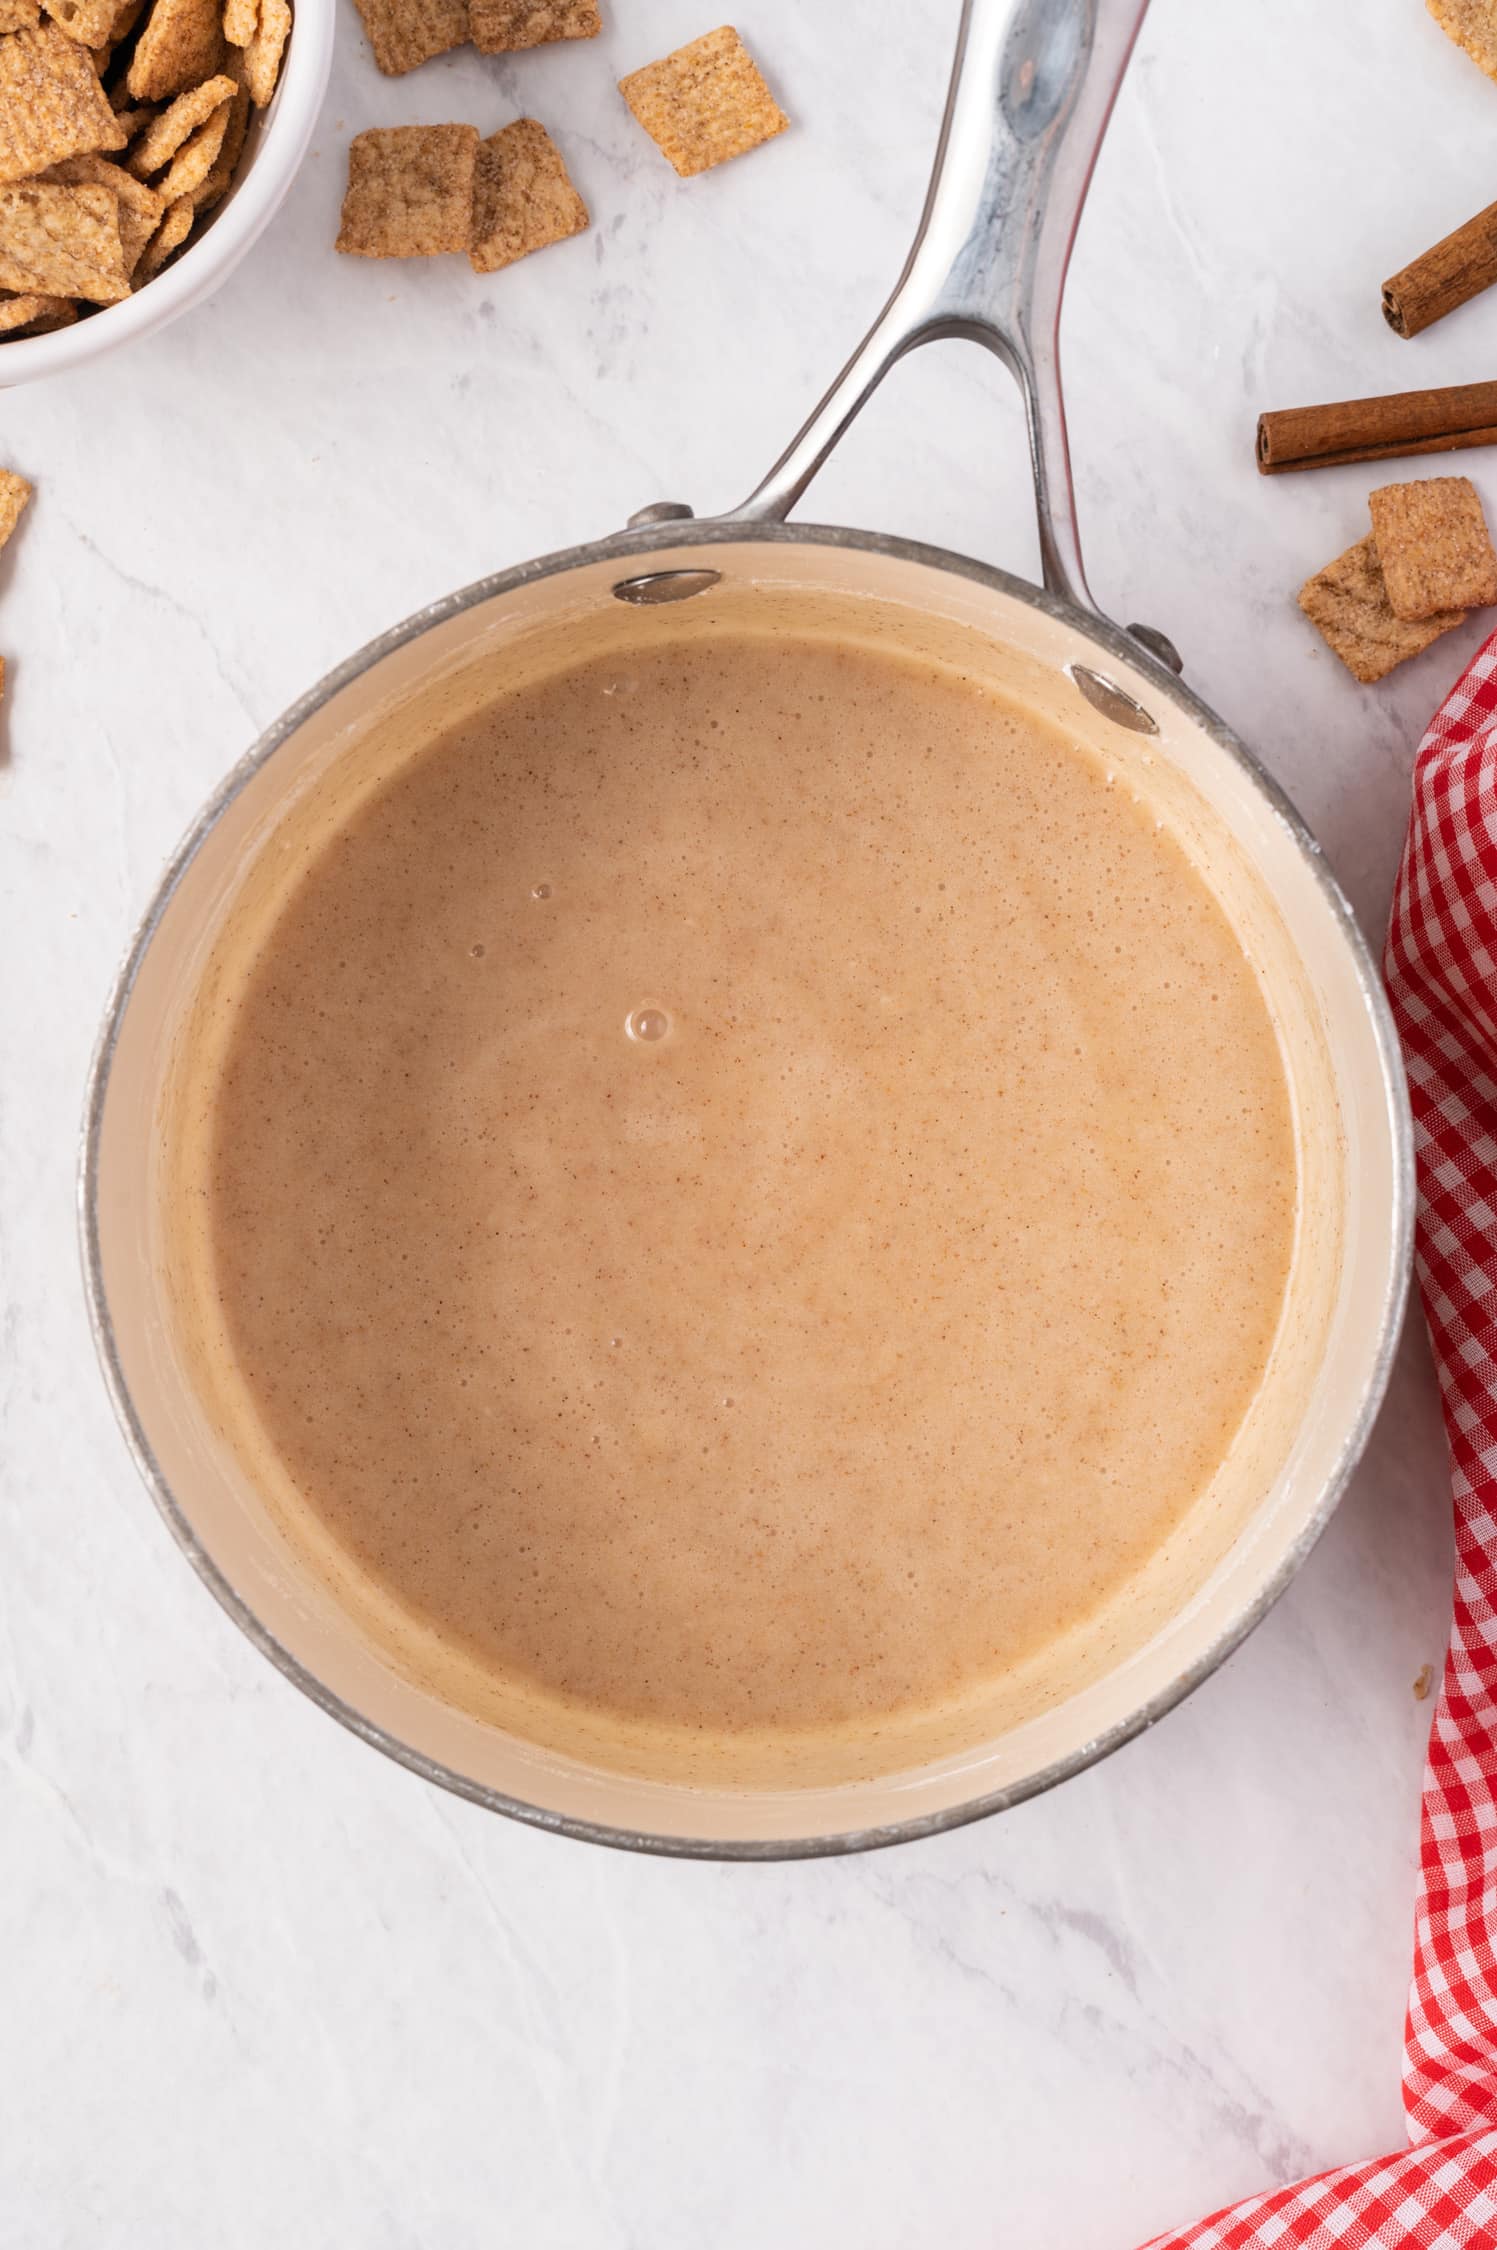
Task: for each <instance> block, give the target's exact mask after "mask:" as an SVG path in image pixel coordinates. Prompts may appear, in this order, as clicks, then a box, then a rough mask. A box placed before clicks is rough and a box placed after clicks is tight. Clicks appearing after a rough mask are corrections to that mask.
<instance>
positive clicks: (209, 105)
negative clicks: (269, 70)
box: [125, 71, 239, 180]
mask: <svg viewBox="0 0 1497 2250" xmlns="http://www.w3.org/2000/svg"><path fill="white" fill-rule="evenodd" d="M238 91H239V81H238V80H237V79H235V78H230V77H228V76H227V75H226V74H225V73H223V72H222V71H220V72H217V73H216V74H215V75H214V76H213V77H212V78H205V79H204V80H203V83H202V85H201V86H192V87H190V88H189V89H188V91H187V92H186V93H185V94H178V96H177V98H176V100H175V101H174V102H172V103H171V104H170V105H169V106H168V107H167V108H166V109H164V110H162V111H161V113H160V115H159V116H158V117H157V118H156V119H155V120H154V121H153V123H152V124H150V125H149V126H148V127H147V128H146V130H145V132H143V133H142V134H141V136H140V138H139V140H138V141H137V142H136V143H135V145H134V147H133V148H132V149H131V151H130V154H129V155H128V157H127V158H126V159H125V163H126V166H127V168H128V169H129V170H130V171H132V172H133V173H134V174H135V176H136V178H137V179H140V180H144V179H146V178H148V177H149V175H150V174H151V173H152V172H159V171H160V170H161V169H162V167H163V166H164V165H167V164H169V163H170V162H171V160H172V158H173V157H174V156H175V155H176V153H177V151H178V149H179V148H180V147H181V146H182V143H183V142H184V141H185V140H187V139H188V137H189V136H190V135H191V134H192V133H194V132H196V130H197V128H198V126H199V125H202V124H204V123H206V121H207V120H208V119H209V118H210V117H211V116H212V115H213V112H214V111H215V110H216V109H218V108H219V107H220V106H221V105H222V104H223V103H225V102H231V101H232V100H233V99H234V96H235V95H236V94H237V93H238Z"/></svg>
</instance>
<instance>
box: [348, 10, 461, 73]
mask: <svg viewBox="0 0 1497 2250" xmlns="http://www.w3.org/2000/svg"><path fill="white" fill-rule="evenodd" d="M354 4H355V6H356V7H357V9H358V11H359V14H360V15H361V16H362V17H363V19H364V29H365V31H366V32H367V33H368V34H369V44H370V46H371V47H372V48H373V49H374V59H375V62H376V63H377V64H378V65H379V67H380V69H381V70H382V71H383V72H384V74H385V76H386V77H387V78H400V77H403V76H404V74H405V72H406V71H408V70H415V69H416V68H417V66H418V64H420V63H424V62H430V60H431V58H432V56H433V55H445V54H446V53H447V51H448V49H449V48H451V47H461V46H462V44H463V42H464V40H465V39H466V38H467V37H468V0H354Z"/></svg>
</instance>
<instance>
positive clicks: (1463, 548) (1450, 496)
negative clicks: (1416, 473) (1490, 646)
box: [1367, 477, 1497, 623]
mask: <svg viewBox="0 0 1497 2250" xmlns="http://www.w3.org/2000/svg"><path fill="white" fill-rule="evenodd" d="M1367 507H1368V512H1369V513H1370V515H1371V517H1372V536H1373V539H1374V541H1375V543H1376V546H1377V559H1378V563H1379V565H1380V566H1381V569H1382V573H1383V584H1384V585H1385V586H1386V587H1387V589H1388V600H1389V602H1390V603H1391V604H1392V608H1393V614H1394V616H1395V617H1402V618H1406V619H1408V620H1410V621H1412V622H1414V623H1417V622H1418V621H1419V620H1420V619H1421V618H1425V617H1437V616H1439V614H1440V612H1441V611H1442V610H1450V609H1485V608H1486V607H1487V606H1488V604H1489V603H1491V602H1497V553H1494V552H1493V550H1492V540H1491V535H1490V533H1489V532H1488V530H1487V519H1486V517H1485V516H1484V515H1483V514H1482V512H1481V502H1480V500H1479V499H1478V498H1477V495H1476V487H1475V485H1474V484H1473V483H1472V482H1471V479H1470V478H1469V477H1425V478H1424V479H1423V480H1422V481H1420V482H1416V483H1414V484H1384V485H1380V486H1379V487H1378V489H1377V491H1376V492H1371V493H1369V494H1368V496H1367Z"/></svg>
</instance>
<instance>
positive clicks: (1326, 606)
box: [1299, 538, 1465, 687]
mask: <svg viewBox="0 0 1497 2250" xmlns="http://www.w3.org/2000/svg"><path fill="white" fill-rule="evenodd" d="M1299 606H1300V608H1301V609H1302V610H1303V611H1304V613H1305V615H1306V617H1308V618H1309V620H1310V623H1311V624H1312V625H1313V626H1314V627H1315V629H1316V631H1317V632H1318V633H1319V634H1320V636H1321V638H1322V640H1324V641H1325V642H1326V644H1327V645H1328V646H1329V647H1330V648H1332V649H1333V650H1334V651H1335V653H1336V655H1337V656H1339V657H1340V659H1341V661H1342V663H1343V664H1344V665H1345V666H1346V668H1347V670H1348V672H1350V673H1351V675H1352V677H1353V678H1354V679H1358V680H1361V681H1362V682H1363V684H1364V685H1365V686H1369V687H1370V686H1371V684H1372V683H1373V681H1374V680H1380V679H1382V678H1383V677H1384V675H1385V674H1386V673H1388V672H1391V671H1392V670H1393V667H1394V665H1395V664H1402V663H1403V662H1404V661H1405V660H1406V659H1407V658H1408V657H1410V656H1417V655H1418V654H1419V652H1420V650H1421V649H1426V648H1428V647H1429V645H1430V643H1431V641H1437V640H1438V639H1439V638H1440V635H1441V634H1442V633H1448V632H1449V631H1450V629H1451V627H1452V626H1454V625H1459V624H1460V623H1461V622H1462V620H1463V617H1464V614H1465V613H1464V611H1462V610H1454V611H1451V612H1449V613H1448V614H1445V615H1442V616H1439V617H1428V618H1425V619H1424V620H1423V621H1422V622H1420V623H1417V624H1413V623H1410V622H1408V621H1407V620H1405V619H1404V618H1401V617H1395V616H1394V614H1393V605H1392V603H1391V602H1390V601H1389V600H1388V590H1387V588H1386V586H1385V585H1384V584H1383V574H1382V571H1381V569H1380V568H1379V565H1378V559H1377V546H1376V543H1375V542H1374V541H1373V540H1372V539H1370V538H1368V539H1359V540H1358V542H1357V544H1356V546H1355V547H1348V548H1347V550H1346V553H1345V554H1344V555H1338V556H1337V557H1336V560H1335V561H1334V562H1332V563H1327V564H1326V566H1325V568H1324V570H1318V571H1317V572H1316V573H1315V576H1314V577H1313V578H1311V579H1309V580H1307V581H1306V583H1305V584H1304V585H1303V586H1301V588H1300V590H1299Z"/></svg>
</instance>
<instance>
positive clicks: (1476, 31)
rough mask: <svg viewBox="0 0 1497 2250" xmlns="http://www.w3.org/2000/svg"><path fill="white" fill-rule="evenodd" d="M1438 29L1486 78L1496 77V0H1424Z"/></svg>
mask: <svg viewBox="0 0 1497 2250" xmlns="http://www.w3.org/2000/svg"><path fill="white" fill-rule="evenodd" d="M1426 5H1427V6H1428V8H1429V12H1430V14H1431V15H1432V16H1433V17H1434V19H1435V21H1436V23H1437V24H1438V25H1439V26H1440V29H1441V30H1442V31H1443V32H1445V33H1446V34H1447V36H1448V37H1449V38H1451V39H1453V40H1454V41H1455V43H1456V45H1457V46H1458V47H1464V48H1465V50H1466V53H1467V54H1468V55H1469V56H1470V57H1471V60H1472V61H1473V62H1474V63H1475V64H1477V66H1478V67H1479V68H1480V69H1482V70H1484V71H1485V72H1486V74H1487V76H1488V78H1497V0H1426Z"/></svg>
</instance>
